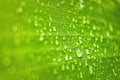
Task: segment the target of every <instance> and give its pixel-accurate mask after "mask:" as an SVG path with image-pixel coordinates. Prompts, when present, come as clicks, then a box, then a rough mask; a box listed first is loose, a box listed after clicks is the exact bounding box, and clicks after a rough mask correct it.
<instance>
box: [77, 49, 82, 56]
mask: <svg viewBox="0 0 120 80" xmlns="http://www.w3.org/2000/svg"><path fill="white" fill-rule="evenodd" d="M76 55H77V57H79V58H80V57H82V52H81V51H80V49H78V50H77V51H76Z"/></svg>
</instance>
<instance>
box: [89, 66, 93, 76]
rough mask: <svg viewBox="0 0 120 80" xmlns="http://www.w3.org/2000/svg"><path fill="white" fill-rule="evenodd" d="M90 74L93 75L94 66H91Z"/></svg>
mask: <svg viewBox="0 0 120 80" xmlns="http://www.w3.org/2000/svg"><path fill="white" fill-rule="evenodd" d="M89 72H90V74H93V67H92V66H89Z"/></svg>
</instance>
